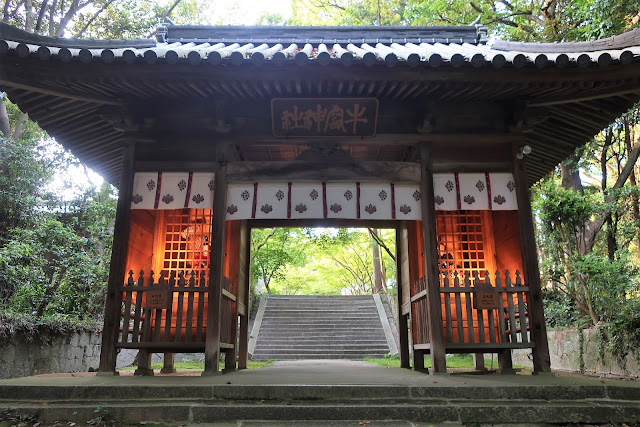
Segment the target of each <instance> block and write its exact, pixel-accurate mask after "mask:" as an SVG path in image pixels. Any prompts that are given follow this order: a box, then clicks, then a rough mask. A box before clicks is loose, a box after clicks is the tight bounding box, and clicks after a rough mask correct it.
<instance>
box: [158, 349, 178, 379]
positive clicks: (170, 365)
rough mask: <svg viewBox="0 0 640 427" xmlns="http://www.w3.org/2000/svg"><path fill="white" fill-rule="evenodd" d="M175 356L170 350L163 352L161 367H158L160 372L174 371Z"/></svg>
mask: <svg viewBox="0 0 640 427" xmlns="http://www.w3.org/2000/svg"><path fill="white" fill-rule="evenodd" d="M174 361H175V357H174V354H173V353H171V352H165V353H164V358H163V364H162V369H160V373H161V374H174V373H176V372H177V371H176V368H175V367H174V364H175V363H174Z"/></svg>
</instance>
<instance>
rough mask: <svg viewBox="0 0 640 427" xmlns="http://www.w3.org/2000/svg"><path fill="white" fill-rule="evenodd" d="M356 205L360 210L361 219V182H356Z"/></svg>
mask: <svg viewBox="0 0 640 427" xmlns="http://www.w3.org/2000/svg"><path fill="white" fill-rule="evenodd" d="M356 205H357V211H358V219H360V183H359V182H356Z"/></svg>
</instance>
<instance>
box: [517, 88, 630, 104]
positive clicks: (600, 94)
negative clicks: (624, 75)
mask: <svg viewBox="0 0 640 427" xmlns="http://www.w3.org/2000/svg"><path fill="white" fill-rule="evenodd" d="M638 93H640V86H639V85H638V84H635V85H630V86H624V87H622V88H620V89H615V90H613V89H611V88H607V89H604V90H599V91H597V92H596V91H594V92H593V93H591V94H587V95H582V96H565V97H558V98H547V99H539V100H536V101H534V102H531V103H530V104H528V106H529V107H548V106H551V105H563V104H576V103H578V102H583V101H593V100H596V99H603V98H612V97H614V96H622V95H629V94H638Z"/></svg>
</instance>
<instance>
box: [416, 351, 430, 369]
mask: <svg viewBox="0 0 640 427" xmlns="http://www.w3.org/2000/svg"><path fill="white" fill-rule="evenodd" d="M413 370H414V371H418V372H423V373H425V374H428V373H429V369H427V368H425V366H424V351H423V350H416V349H415V348H414V349H413Z"/></svg>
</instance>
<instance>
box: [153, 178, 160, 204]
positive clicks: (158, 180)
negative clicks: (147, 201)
mask: <svg viewBox="0 0 640 427" xmlns="http://www.w3.org/2000/svg"><path fill="white" fill-rule="evenodd" d="M161 186H162V172H158V179H157V182H156V201H155V202H154V203H153V209H158V203H160V191H161V190H160V187H161Z"/></svg>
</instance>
